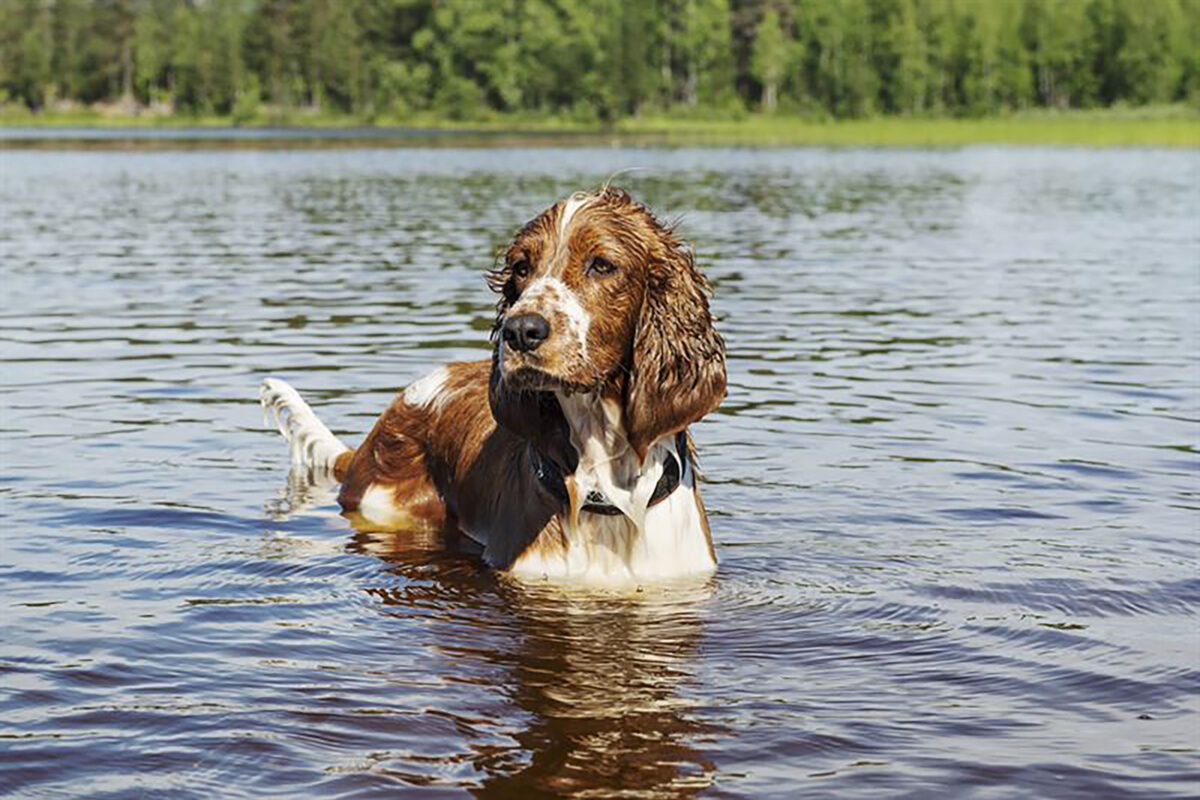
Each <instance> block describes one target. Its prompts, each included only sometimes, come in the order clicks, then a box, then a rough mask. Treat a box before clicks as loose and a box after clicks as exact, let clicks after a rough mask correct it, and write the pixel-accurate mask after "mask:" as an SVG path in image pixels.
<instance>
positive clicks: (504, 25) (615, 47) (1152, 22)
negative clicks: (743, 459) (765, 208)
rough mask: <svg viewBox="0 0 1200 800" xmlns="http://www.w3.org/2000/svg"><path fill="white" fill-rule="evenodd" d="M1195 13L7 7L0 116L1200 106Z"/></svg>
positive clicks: (1100, 1) (746, 5)
mask: <svg viewBox="0 0 1200 800" xmlns="http://www.w3.org/2000/svg"><path fill="white" fill-rule="evenodd" d="M1198 43H1200V0H0V103H3V102H6V103H21V104H24V105H26V106H28V107H29V108H30V109H34V110H39V109H42V108H46V107H50V108H58V107H64V106H69V105H70V104H71V103H80V104H95V103H123V104H125V105H126V106H128V107H130V108H136V107H150V108H152V109H157V110H159V111H161V112H164V113H166V112H177V113H178V112H183V113H195V114H232V115H233V116H234V117H235V119H236V118H239V117H241V118H250V117H251V116H254V115H256V114H258V113H259V112H260V110H261V108H262V107H264V106H267V107H271V108H276V109H290V108H300V107H304V108H309V109H314V110H317V111H322V112H342V113H350V114H354V115H357V116H360V117H363V118H368V119H370V118H378V117H387V118H392V119H404V118H405V117H408V116H411V115H413V114H417V113H420V112H431V113H434V114H437V115H441V116H445V117H448V118H451V119H472V118H480V117H486V116H489V115H492V114H495V113H522V114H539V115H559V116H567V117H572V118H578V119H581V120H614V119H619V118H622V117H627V116H631V115H638V114H643V113H687V112H688V111H689V110H694V111H695V112H696V113H705V114H712V113H736V112H739V111H743V110H763V111H766V112H776V111H780V112H790V113H803V114H809V115H815V116H833V117H859V116H867V115H872V114H903V115H926V114H929V115H986V114H992V113H998V112H1004V111H1008V110H1013V109H1022V108H1028V107H1035V106H1044V107H1054V108H1086V107H1094V106H1108V105H1111V104H1113V103H1119V102H1120V103H1129V104H1134V105H1138V104H1147V103H1163V102H1174V101H1180V100H1189V99H1191V100H1196V99H1200V45H1198Z"/></svg>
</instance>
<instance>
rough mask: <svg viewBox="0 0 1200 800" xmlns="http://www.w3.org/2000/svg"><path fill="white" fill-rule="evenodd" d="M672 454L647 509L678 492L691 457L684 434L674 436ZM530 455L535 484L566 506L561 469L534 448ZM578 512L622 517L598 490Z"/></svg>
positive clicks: (664, 466)
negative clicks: (673, 451)
mask: <svg viewBox="0 0 1200 800" xmlns="http://www.w3.org/2000/svg"><path fill="white" fill-rule="evenodd" d="M675 451H676V452H675V453H672V457H671V458H669V459H667V461H666V462H664V463H663V474H662V477H661V478H659V479H658V483H657V484H655V485H654V493H653V494H651V495H650V503H649V505H650V506H653V505H656V504H658V503H661V502H662V501H663V500H666V499H667V498H668V497H669V496H670V495H671V493H672V492H674V491H675V490H676V489H677V488H679V483H680V481H681V480H682V479H683V473H684V472H686V471H687V465H688V463H689V459H690V457H689V456H688V446H687V434H685V433H684V432H683V431H680V432H679V433H678V434H676V435H675ZM529 453H530V456H531V463H532V466H533V474H534V476H536V477H537V479H538V483H540V484H541V485H542V488H544V489H545V490H546V491H547V492H549V493H550V494H551V495H553V496H554V497H555V498H557V499H558V500H560V501H561V502H562V503H563V505H566V504H568V503H569V502H570V496H569V495H568V494H567V484H566V482H565V481H564V480H563V473H562V468H561V467H559V466H558V464H555V463H554V462H553V461H551V460H550V459H548V458H546V457H545V456H543V455H542V454H541V453H539V452H538V451H537V448H535V447H530V448H529ZM580 509H581V510H583V511H590V512H592V513H593V514H601V515H603V516H606V517H615V516H619V515H620V514H622V513H624V512H622V511H621V509H619V508H617V507H616V506H615V505H613V504H612V502H611V501H610V500H609V499H608V498H607V497H605V496H604V493H603V492H601V491H599V490H597V489H592V490H591V491H590V492H588V493H587V497H586V498H584V501H583V505H582V506H580Z"/></svg>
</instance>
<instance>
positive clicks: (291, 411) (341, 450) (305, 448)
mask: <svg viewBox="0 0 1200 800" xmlns="http://www.w3.org/2000/svg"><path fill="white" fill-rule="evenodd" d="M258 397H259V400H260V401H261V402H262V407H263V416H264V420H263V421H264V422H269V418H270V415H271V414H272V413H274V415H275V425H276V427H278V428H279V432H280V433H282V434H283V438H285V439H287V442H288V449H289V450H290V451H291V454H292V469H293V470H294V471H300V470H303V471H305V472H308V471H311V472H325V473H328V474H332V475H333V476H334V477H335V478H336V479H337V480H339V481H341V480H343V479H344V478H345V476H346V469H347V468H348V467H349V466H350V459H351V458H352V457H353V456H354V450H352V449H351V448H349V447H347V446H346V445H344V444H343V443H342V442H341V441H340V440H339V439H338V438H337V437H336V436H334V435H333V433H332V432H330V430H329V428H326V427H325V424H324V423H323V422H321V420H319V419H317V415H316V414H315V413H314V412H313V410H312V409H311V408H309V405H308V403H306V402H304V399H303V398H301V397H300V393H299V392H297V391H296V390H295V389H293V388H292V387H291V386H289V385H288V384H287V383H285V382H284V381H281V380H278V379H277V378H267V379H266V380H265V381H263V385H262V389H260V390H259V393H258Z"/></svg>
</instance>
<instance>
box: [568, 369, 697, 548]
mask: <svg viewBox="0 0 1200 800" xmlns="http://www.w3.org/2000/svg"><path fill="white" fill-rule="evenodd" d="M558 403H559V406H560V407H561V408H562V410H563V417H564V418H565V419H566V421H567V427H568V429H569V430H570V438H571V445H572V447H574V448H575V452H576V453H577V454H578V456H579V463H578V465H577V466H576V467H575V473H574V475H573V476H572V477H573V484H574V485H573V486H572V487H570V490H572V491H573V497H572V503H571V505H572V508H571V513H570V518H571V519H570V521H571V522H572V523H574V522H577V520H578V514H577V508H578V505H579V504H580V503H582V501H583V498H586V497H587V495H588V493H589V492H592V491H595V492H599V493H600V494H601V495H603V496H604V497H606V498H607V499H608V501H609V502H611V503H612V504H613V505H614V506H616V507H617V508H618V509H620V510H621V513H622V514H623V515H625V516H626V517H627V518H628V519H629V520H630V521H632V522H633V524H634V526H635V527H636V528H637V529H638V530H639V531H641V530H643V529H644V528H645V522H646V509H647V508H648V506H649V504H650V498H651V495H652V494H653V493H654V487H655V486H656V485H657V484H658V479H659V478H661V477H662V474H663V468H664V467H663V465H664V463H665V462H666V460H667V459H669V458H674V457H675V456H672V455H671V453H670V450H669V448H668V447H666V446H664V445H662V444H661V443H655V445H654V446H652V447H651V448H650V451H649V452H648V453H647V454H646V459H645V461H644V462H643V461H641V460H639V459H638V457H637V454H636V453H635V452H634V449H633V447H632V446H631V445H630V444H629V438H628V437H627V436H626V433H625V424H624V421H623V420H622V412H621V405H620V403H619V402H617V401H616V400H614V399H612V398H607V397H604V396H603V395H601V394H600V393H598V392H592V393H586V394H584V393H574V394H566V393H563V392H559V393H558ZM576 498H578V499H576ZM575 527H578V526H575Z"/></svg>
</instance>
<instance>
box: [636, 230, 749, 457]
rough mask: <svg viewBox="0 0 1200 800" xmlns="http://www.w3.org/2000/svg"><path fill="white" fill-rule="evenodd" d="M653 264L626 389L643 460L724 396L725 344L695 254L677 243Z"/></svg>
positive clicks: (719, 401) (649, 274)
mask: <svg viewBox="0 0 1200 800" xmlns="http://www.w3.org/2000/svg"><path fill="white" fill-rule="evenodd" d="M671 244H672V245H673V246H672V247H670V248H669V250H668V254H667V257H666V258H665V259H663V260H662V261H659V262H654V263H651V264H650V265H649V269H648V273H647V279H646V295H645V298H644V300H643V301H642V310H641V315H640V316H639V317H638V323H637V330H636V332H635V333H634V339H633V353H632V358H631V361H632V364H631V367H630V375H629V380H628V381H627V383H626V387H625V430H626V433H627V435H628V437H629V444H630V445H632V447H633V449H634V452H635V453H637V456H638V458H639V459H643V460H644V459H645V458H646V453H647V451H648V450H649V449H650V446H651V445H653V444H654V442H655V441H657V440H658V439H659V438H661V437H663V436H668V435H671V434H674V433H676V432H678V431H680V430H683V429H684V428H686V427H687V426H688V425H690V424H692V423H693V422H695V421H697V420H698V419H700V418H701V417H703V416H705V415H706V414H708V413H709V412H710V411H712V410H713V409H715V408H716V407H717V406H718V405H720V404H721V400H723V399H724V398H725V342H724V341H723V340H722V339H721V336H720V334H718V333H717V332H716V330H714V329H713V324H712V315H711V314H710V313H709V310H708V298H707V297H706V296H705V291H706V290H707V288H708V284H707V283H706V281H705V280H704V278H703V276H701V275H700V273H699V272H698V271H697V270H696V264H695V260H694V258H693V256H692V253H691V251H690V250H689V249H688V248H687V247H686V246H684V245H682V244H678V243H675V242H672V243H671Z"/></svg>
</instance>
